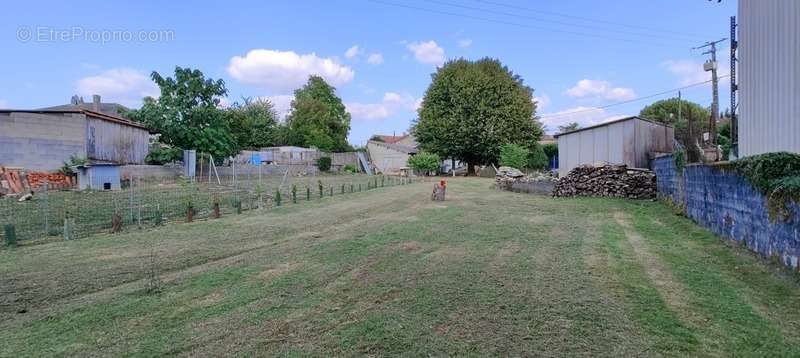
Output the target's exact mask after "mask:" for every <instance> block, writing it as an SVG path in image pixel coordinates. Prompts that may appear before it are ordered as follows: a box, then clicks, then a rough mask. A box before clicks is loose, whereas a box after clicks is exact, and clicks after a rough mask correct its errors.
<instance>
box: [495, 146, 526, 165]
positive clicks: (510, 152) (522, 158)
mask: <svg viewBox="0 0 800 358" xmlns="http://www.w3.org/2000/svg"><path fill="white" fill-rule="evenodd" d="M528 155H530V151H528V149H527V148H525V147H523V146H521V145H519V144H512V143H508V144H503V146H502V147H500V165H502V166H505V167H512V168H516V169H522V168H526V167H527V166H528Z"/></svg>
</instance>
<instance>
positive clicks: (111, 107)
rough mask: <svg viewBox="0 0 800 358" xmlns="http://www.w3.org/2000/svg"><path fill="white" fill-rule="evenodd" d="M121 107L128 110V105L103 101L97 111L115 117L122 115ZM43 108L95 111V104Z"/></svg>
mask: <svg viewBox="0 0 800 358" xmlns="http://www.w3.org/2000/svg"><path fill="white" fill-rule="evenodd" d="M120 108H122V109H124V110H127V109H128V107H125V106H123V105H121V104H119V103H113V102H101V103H99V104H98V110H97V112H100V113H103V114H106V115H109V116H114V117H121V116H120V114H119V110H120ZM42 109H43V110H50V111H69V110H82V109H85V110H89V111H94V104H93V103H78V104H63V105H60V106H52V107H45V108H42Z"/></svg>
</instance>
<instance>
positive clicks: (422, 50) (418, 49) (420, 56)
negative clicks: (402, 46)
mask: <svg viewBox="0 0 800 358" xmlns="http://www.w3.org/2000/svg"><path fill="white" fill-rule="evenodd" d="M406 48H407V49H408V50H409V51H411V52H412V53H414V58H416V59H417V61H419V62H421V63H424V64H429V65H437V66H438V65H441V64H442V63H444V49H443V48H441V47H439V45H438V44H436V41H433V40H430V41H427V42H412V43H409V44H406Z"/></svg>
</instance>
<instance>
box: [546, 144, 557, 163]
mask: <svg viewBox="0 0 800 358" xmlns="http://www.w3.org/2000/svg"><path fill="white" fill-rule="evenodd" d="M542 150H544V154H545V155H546V156H547V160H548V161H550V160H553V158H555V157H558V144H557V143H547V144H544V145H542Z"/></svg>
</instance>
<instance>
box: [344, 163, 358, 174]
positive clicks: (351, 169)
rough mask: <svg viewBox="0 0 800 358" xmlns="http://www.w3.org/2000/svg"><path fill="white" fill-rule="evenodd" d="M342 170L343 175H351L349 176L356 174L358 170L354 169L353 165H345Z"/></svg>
mask: <svg viewBox="0 0 800 358" xmlns="http://www.w3.org/2000/svg"><path fill="white" fill-rule="evenodd" d="M342 170H343V171H344V172H345V173H351V174H355V173H358V168H356V166H355V165H353V164H347V165H345V166H344V168H343V169H342Z"/></svg>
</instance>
